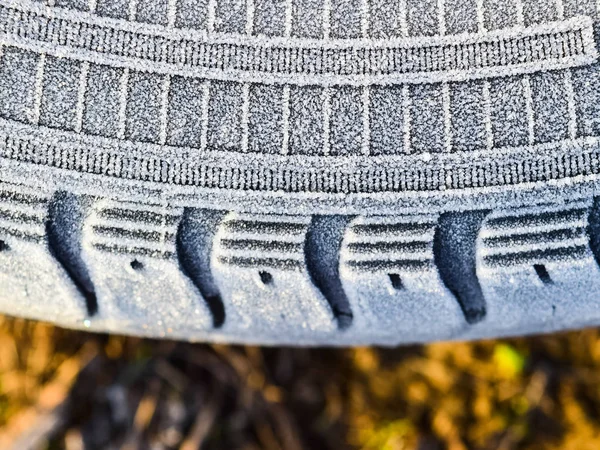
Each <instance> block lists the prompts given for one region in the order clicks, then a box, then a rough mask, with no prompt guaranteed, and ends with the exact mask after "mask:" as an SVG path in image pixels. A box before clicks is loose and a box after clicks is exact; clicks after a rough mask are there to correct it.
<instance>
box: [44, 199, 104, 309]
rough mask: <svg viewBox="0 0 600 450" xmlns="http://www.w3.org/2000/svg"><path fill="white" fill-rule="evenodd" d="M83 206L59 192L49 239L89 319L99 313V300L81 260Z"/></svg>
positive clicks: (50, 215) (51, 206)
mask: <svg viewBox="0 0 600 450" xmlns="http://www.w3.org/2000/svg"><path fill="white" fill-rule="evenodd" d="M83 218H84V211H83V202H82V201H81V199H80V198H78V197H76V196H75V195H73V194H71V193H68V192H64V191H58V192H56V193H55V194H54V196H53V197H52V200H51V201H50V204H49V207H48V220H47V221H46V235H47V236H48V248H49V250H50V254H51V255H52V256H53V257H54V258H55V259H56V260H57V261H58V262H59V263H60V265H61V266H62V267H63V268H64V269H65V272H66V273H67V274H68V275H69V277H70V278H71V280H72V281H73V283H74V284H75V286H76V287H77V289H78V290H79V292H80V293H81V295H82V296H83V298H84V299H85V306H86V309H87V313H88V316H90V317H92V316H94V315H95V314H97V313H98V299H97V298H96V292H95V289H94V284H93V283H92V279H91V277H90V275H89V273H88V269H87V267H86V264H85V262H84V261H83V258H82V257H81V225H82V223H83Z"/></svg>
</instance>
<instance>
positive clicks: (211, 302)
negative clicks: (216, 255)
mask: <svg viewBox="0 0 600 450" xmlns="http://www.w3.org/2000/svg"><path fill="white" fill-rule="evenodd" d="M226 214H227V212H226V211H214V210H205V209H192V208H184V210H183V216H182V218H181V221H180V222H179V226H178V228H177V236H176V240H175V248H176V250H177V257H178V260H179V264H180V267H181V271H182V272H183V273H184V275H185V276H187V277H188V278H189V279H190V280H191V281H192V283H193V284H194V286H196V289H198V291H199V292H200V294H201V295H202V298H204V301H205V302H206V304H207V306H208V309H209V310H210V312H211V315H212V319H213V326H214V327H215V328H221V327H222V326H223V325H224V324H225V321H226V318H227V316H226V310H225V304H224V303H223V300H222V298H221V294H220V292H219V288H218V287H217V285H216V283H215V281H214V279H213V276H212V271H211V264H210V260H211V253H212V247H213V244H214V235H215V233H216V229H217V227H218V224H219V223H220V222H221V221H222V219H223V217H225V215H226Z"/></svg>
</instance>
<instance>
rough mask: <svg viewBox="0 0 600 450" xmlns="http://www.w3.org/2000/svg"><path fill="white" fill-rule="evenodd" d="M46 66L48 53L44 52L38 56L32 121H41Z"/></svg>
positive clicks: (35, 122) (34, 122)
mask: <svg viewBox="0 0 600 450" xmlns="http://www.w3.org/2000/svg"><path fill="white" fill-rule="evenodd" d="M45 67H46V55H45V54H44V53H42V54H41V55H40V56H39V57H38V64H37V69H36V72H35V87H34V93H33V108H32V110H31V116H30V121H31V123H33V124H37V123H38V122H39V121H40V106H41V104H42V89H43V88H44V70H45Z"/></svg>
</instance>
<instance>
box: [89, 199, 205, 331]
mask: <svg viewBox="0 0 600 450" xmlns="http://www.w3.org/2000/svg"><path fill="white" fill-rule="evenodd" d="M181 214H182V210H181V209H177V208H170V207H159V206H149V205H140V204H128V203H121V202H112V201H100V202H98V203H97V204H96V205H94V206H93V209H92V212H91V213H90V214H89V216H88V218H87V219H86V221H85V224H84V228H83V239H82V240H83V242H82V247H83V259H84V261H85V262H86V265H87V267H88V269H89V272H90V276H91V279H92V282H93V284H94V286H95V289H96V294H97V296H98V299H99V305H98V320H100V321H106V324H107V327H109V328H110V326H111V324H113V323H114V324H120V325H119V326H120V327H121V328H123V323H126V324H127V327H128V328H130V329H132V330H136V331H138V332H140V333H153V334H162V335H164V334H167V333H169V332H171V331H172V330H175V329H182V328H188V327H189V329H190V330H195V331H202V330H207V329H210V328H211V327H212V325H213V319H212V317H211V312H210V310H209V308H208V306H207V304H206V302H205V301H204V299H203V298H202V296H201V294H200V293H199V292H198V289H197V288H196V286H194V283H193V282H192V281H191V280H190V279H189V278H188V277H186V276H185V275H184V274H183V273H182V271H181V270H180V264H179V261H178V258H177V249H176V236H177V228H178V224H179V222H180V220H181Z"/></svg>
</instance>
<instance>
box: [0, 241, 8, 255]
mask: <svg viewBox="0 0 600 450" xmlns="http://www.w3.org/2000/svg"><path fill="white" fill-rule="evenodd" d="M8 250H10V246H9V245H8V244H7V243H6V242H5V241H2V240H0V252H7V251H8Z"/></svg>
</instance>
